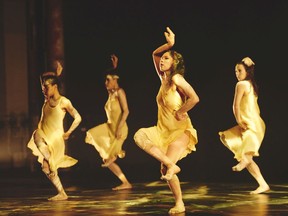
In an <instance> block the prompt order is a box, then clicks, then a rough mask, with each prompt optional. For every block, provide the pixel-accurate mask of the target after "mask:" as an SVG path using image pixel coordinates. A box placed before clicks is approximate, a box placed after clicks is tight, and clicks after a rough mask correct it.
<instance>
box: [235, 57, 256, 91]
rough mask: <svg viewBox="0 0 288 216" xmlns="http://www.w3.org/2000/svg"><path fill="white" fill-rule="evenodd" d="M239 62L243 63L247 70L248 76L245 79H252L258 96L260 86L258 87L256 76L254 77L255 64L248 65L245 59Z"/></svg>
mask: <svg viewBox="0 0 288 216" xmlns="http://www.w3.org/2000/svg"><path fill="white" fill-rule="evenodd" d="M237 64H241V65H243V67H244V68H245V70H246V72H247V76H246V78H245V80H250V81H251V83H252V86H253V89H254V93H255V95H256V96H258V93H259V88H258V85H257V83H256V81H255V77H254V68H255V65H254V64H252V65H250V66H248V65H246V64H245V62H244V61H243V60H242V61H239V62H238V63H237Z"/></svg>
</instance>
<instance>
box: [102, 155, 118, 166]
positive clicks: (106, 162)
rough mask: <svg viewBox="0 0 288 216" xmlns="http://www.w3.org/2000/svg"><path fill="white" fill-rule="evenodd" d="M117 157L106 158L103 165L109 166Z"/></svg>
mask: <svg viewBox="0 0 288 216" xmlns="http://www.w3.org/2000/svg"><path fill="white" fill-rule="evenodd" d="M116 159H117V158H116V157H115V156H114V157H112V158H108V159H104V160H103V161H104V164H102V165H101V166H102V167H108V166H109V165H110V164H111V163H113V162H114V161H115V160H116Z"/></svg>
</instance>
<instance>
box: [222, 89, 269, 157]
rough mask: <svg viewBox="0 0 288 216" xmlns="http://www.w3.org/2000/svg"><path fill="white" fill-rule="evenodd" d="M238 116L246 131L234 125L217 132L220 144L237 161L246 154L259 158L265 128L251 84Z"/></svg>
mask: <svg viewBox="0 0 288 216" xmlns="http://www.w3.org/2000/svg"><path fill="white" fill-rule="evenodd" d="M240 115H241V118H242V119H243V120H244V122H245V123H246V125H247V128H248V129H247V130H245V131H244V130H242V129H241V128H240V127H239V126H238V125H236V126H234V127H232V128H230V129H228V130H226V131H220V132H219V135H220V140H221V142H222V143H223V144H224V145H225V146H226V147H227V148H228V149H229V150H230V151H232V152H233V153H234V158H235V159H236V160H238V161H240V160H241V159H242V157H243V155H244V154H245V153H247V152H252V153H253V156H259V148H260V145H261V143H262V140H263V138H264V134H265V128H266V127H265V123H264V121H263V119H262V118H261V116H260V109H259V106H258V97H257V96H256V95H255V94H254V90H253V87H252V85H251V84H250V91H249V93H248V94H247V95H244V96H243V98H242V100H241V104H240Z"/></svg>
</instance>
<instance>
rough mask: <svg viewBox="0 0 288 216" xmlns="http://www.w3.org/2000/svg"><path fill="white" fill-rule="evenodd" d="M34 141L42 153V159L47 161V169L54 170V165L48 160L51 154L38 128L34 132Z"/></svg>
mask: <svg viewBox="0 0 288 216" xmlns="http://www.w3.org/2000/svg"><path fill="white" fill-rule="evenodd" d="M34 142H35V144H36V146H37V147H38V149H39V151H40V152H41V154H42V155H43V157H44V160H45V161H46V162H48V163H49V170H50V171H55V167H54V165H53V164H52V162H51V161H50V157H51V154H50V151H49V148H48V145H47V143H46V142H45V140H44V138H43V137H42V136H41V133H40V132H39V130H36V132H35V133H34Z"/></svg>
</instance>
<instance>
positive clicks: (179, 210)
mask: <svg viewBox="0 0 288 216" xmlns="http://www.w3.org/2000/svg"><path fill="white" fill-rule="evenodd" d="M182 212H185V206H184V205H176V206H174V207H173V208H171V209H170V210H169V214H179V213H182Z"/></svg>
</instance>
